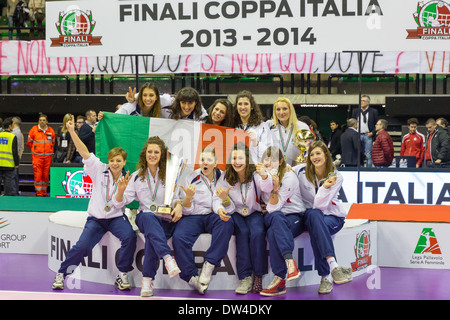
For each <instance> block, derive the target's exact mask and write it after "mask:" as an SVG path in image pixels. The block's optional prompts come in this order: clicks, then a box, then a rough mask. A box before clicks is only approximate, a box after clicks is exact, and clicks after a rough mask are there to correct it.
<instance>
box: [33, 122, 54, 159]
mask: <svg viewBox="0 0 450 320" xmlns="http://www.w3.org/2000/svg"><path fill="white" fill-rule="evenodd" d="M54 145H55V131H54V130H53V129H52V128H50V127H49V126H47V130H45V132H44V131H42V129H41V128H39V126H38V125H36V126H34V127H33V128H31V130H30V132H29V133H28V140H27V146H28V148H30V149H31V154H32V155H37V156H52V155H53V147H54Z"/></svg>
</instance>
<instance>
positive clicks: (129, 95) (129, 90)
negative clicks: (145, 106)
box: [125, 87, 136, 103]
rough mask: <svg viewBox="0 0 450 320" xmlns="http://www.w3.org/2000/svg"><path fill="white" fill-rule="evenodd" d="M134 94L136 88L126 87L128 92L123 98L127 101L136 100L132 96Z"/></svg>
mask: <svg viewBox="0 0 450 320" xmlns="http://www.w3.org/2000/svg"><path fill="white" fill-rule="evenodd" d="M135 95H136V88H134V89H133V90H131V87H128V92H127V94H126V95H125V99H127V101H128V102H129V103H133V102H134V101H136V99H135V98H134V96H135Z"/></svg>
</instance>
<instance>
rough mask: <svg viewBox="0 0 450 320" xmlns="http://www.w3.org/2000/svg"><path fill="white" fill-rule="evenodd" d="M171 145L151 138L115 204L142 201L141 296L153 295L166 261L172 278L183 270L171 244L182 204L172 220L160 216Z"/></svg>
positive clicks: (138, 219)
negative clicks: (157, 272) (161, 264)
mask: <svg viewBox="0 0 450 320" xmlns="http://www.w3.org/2000/svg"><path fill="white" fill-rule="evenodd" d="M166 160H167V147H166V145H165V143H164V141H163V140H161V139H160V138H159V137H150V138H148V140H147V141H146V143H145V145H144V147H143V148H142V151H141V153H140V155H139V162H138V164H137V168H138V169H137V170H136V171H135V172H134V173H133V174H132V176H131V179H130V180H129V182H128V186H127V188H126V190H125V192H123V191H122V192H117V194H116V196H115V198H114V202H113V204H114V205H116V206H124V205H126V204H128V203H130V202H132V201H133V200H137V201H139V209H138V212H139V213H138V214H137V217H136V225H137V226H138V228H139V230H140V231H141V232H142V233H143V234H144V236H145V249H144V256H145V258H144V262H143V270H142V275H143V279H142V288H141V296H142V297H150V296H152V295H153V282H152V281H153V280H154V279H155V275H156V271H157V270H158V267H159V260H160V259H161V258H163V259H164V264H165V266H166V269H167V271H168V273H169V277H174V276H176V275H177V274H178V273H180V269H179V268H178V266H177V263H176V261H175V259H174V258H173V257H172V256H171V255H170V253H171V249H170V247H169V245H168V244H167V239H169V238H170V237H171V236H172V234H173V232H174V230H175V226H176V223H175V222H177V221H178V220H179V219H180V218H181V216H182V211H181V210H182V208H181V203H180V202H176V203H175V205H174V208H173V209H170V218H171V220H169V221H168V220H165V219H162V218H161V217H159V216H157V211H158V210H159V208H161V207H164V205H165V200H166V199H165V193H166V192H165V189H166V188H169V187H168V186H167V183H166Z"/></svg>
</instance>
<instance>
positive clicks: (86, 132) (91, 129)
mask: <svg viewBox="0 0 450 320" xmlns="http://www.w3.org/2000/svg"><path fill="white" fill-rule="evenodd" d="M96 126H97V112H95V111H94V110H88V111H86V122H85V123H84V124H83V125H82V126H81V128H80V131H79V132H78V136H79V137H80V139H81V141H82V142H83V143H84V144H85V145H86V147H87V148H88V150H89V152H90V153H93V154H95V128H96Z"/></svg>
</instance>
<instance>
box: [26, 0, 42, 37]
mask: <svg viewBox="0 0 450 320" xmlns="http://www.w3.org/2000/svg"><path fill="white" fill-rule="evenodd" d="M28 9H29V10H30V13H29V15H30V27H31V29H30V40H33V39H34V24H35V22H36V23H37V29H38V33H39V38H38V39H45V36H44V27H43V26H42V22H43V21H44V18H45V0H30V1H29V2H28Z"/></svg>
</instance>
